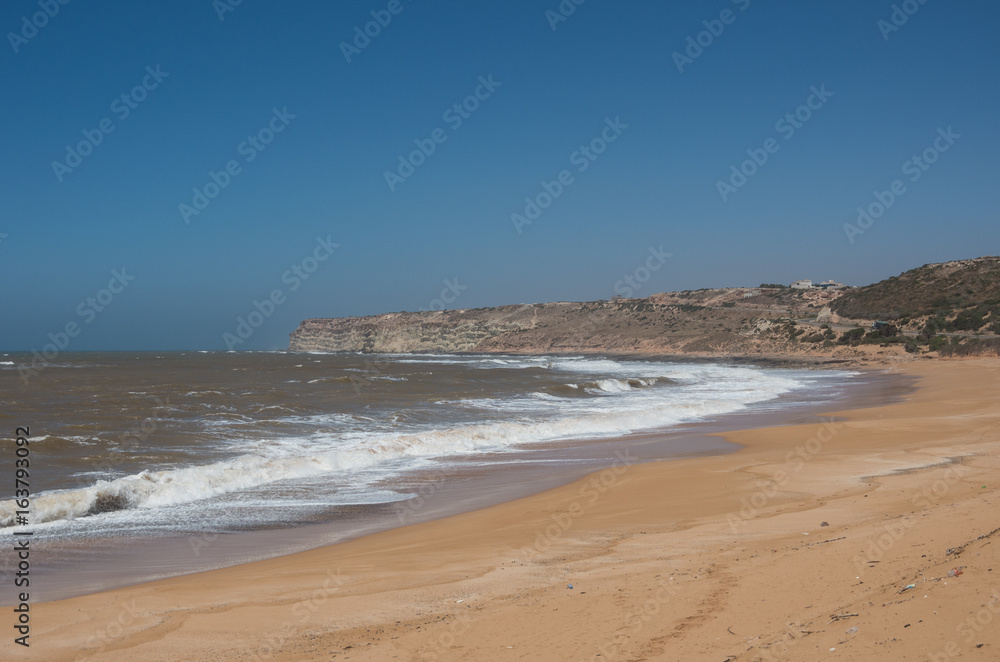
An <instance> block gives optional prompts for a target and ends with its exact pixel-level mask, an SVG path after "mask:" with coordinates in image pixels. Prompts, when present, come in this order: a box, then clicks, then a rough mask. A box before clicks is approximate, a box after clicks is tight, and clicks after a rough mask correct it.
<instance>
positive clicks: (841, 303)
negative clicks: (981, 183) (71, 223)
mask: <svg viewBox="0 0 1000 662" xmlns="http://www.w3.org/2000/svg"><path fill="white" fill-rule="evenodd" d="M998 296H1000V259H998V258H995V257H987V258H977V259H974V260H963V261H958V262H947V263H942V264H936V265H925V266H924V267H920V268H919V269H914V270H912V271H909V272H906V273H904V274H901V275H900V276H897V277H893V278H889V279H887V280H884V281H881V282H880V283H876V284H874V285H869V286H866V287H863V288H857V289H847V290H821V289H806V290H796V289H791V288H787V287H779V286H775V287H765V286H762V287H757V288H722V289H705V290H695V291H687V292H667V293H662V294H654V295H653V296H650V297H648V298H645V299H617V300H611V301H607V300H605V301H591V302H584V303H569V302H559V303H543V304H521V305H514V306H498V307H496V308H478V309H474V310H447V311H434V312H420V313H390V314H385V315H374V316H371V317H346V318H337V319H310V320H305V321H304V322H302V323H301V324H300V325H299V328H298V329H296V330H295V332H294V333H292V334H291V340H290V342H289V346H288V348H289V350H290V351H294V352H312V351H322V352H362V353H434V352H445V353H453V352H482V353H489V352H495V353H519V354H531V353H556V352H593V353H621V354H626V353H641V354H692V353H694V354H710V355H723V354H729V355H736V354H739V355H782V356H788V355H807V356H822V357H827V358H834V359H858V358H873V357H892V356H903V355H907V354H908V355H920V354H927V353H930V354H933V355H935V356H936V355H939V354H944V355H955V354H959V355H961V354H984V353H988V354H993V353H1000V338H998V334H1000V304H998V301H1000V299H998V298H997V297H998ZM876 317H877V318H880V319H890V320H892V321H893V322H894V324H893V326H892V327H891V328H884V329H879V330H871V322H872V319H874V318H876Z"/></svg>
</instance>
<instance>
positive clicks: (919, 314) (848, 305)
mask: <svg viewBox="0 0 1000 662" xmlns="http://www.w3.org/2000/svg"><path fill="white" fill-rule="evenodd" d="M831 309H832V310H833V311H834V312H835V313H837V314H838V315H840V316H841V317H846V318H850V319H865V320H890V321H894V322H897V323H898V324H899V325H900V326H906V325H912V324H918V326H919V327H920V328H921V330H922V331H923V333H924V334H925V335H926V336H927V337H930V336H933V335H934V334H935V333H937V332H940V331H945V332H953V331H960V332H968V333H984V332H986V331H987V330H988V331H991V332H993V333H998V332H1000V257H981V258H976V259H973V260H960V261H957V262H944V263H941V264H927V265H924V266H922V267H919V268H917V269H912V270H910V271H907V272H904V273H902V274H900V275H899V276H893V277H892V278H888V279H886V280H883V281H881V282H878V283H875V284H873V285H867V286H865V287H859V288H857V289H854V290H851V291H849V292H846V293H845V294H844V295H843V296H842V297H840V298H839V299H837V300H836V301H834V302H833V303H832V304H831Z"/></svg>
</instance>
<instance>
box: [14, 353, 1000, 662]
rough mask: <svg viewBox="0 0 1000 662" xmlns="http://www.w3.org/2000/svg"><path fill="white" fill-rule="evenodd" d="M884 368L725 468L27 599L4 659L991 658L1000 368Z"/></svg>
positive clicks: (618, 478)
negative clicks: (23, 633)
mask: <svg viewBox="0 0 1000 662" xmlns="http://www.w3.org/2000/svg"><path fill="white" fill-rule="evenodd" d="M890 369H891V370H893V371H896V372H901V373H904V374H907V375H911V376H914V377H915V378H917V385H918V389H917V391H916V392H915V393H913V394H911V395H909V396H906V397H905V398H904V401H903V402H901V403H897V404H891V405H887V406H879V407H872V408H864V409H857V410H852V411H842V412H830V413H829V414H828V415H827V416H825V417H824V420H823V421H822V422H820V423H810V424H805V425H792V426H784V427H779V428H770V429H752V430H743V431H737V432H731V433H725V434H724V435H723V436H724V437H725V438H726V439H727V440H729V441H732V442H735V443H738V444H741V445H743V446H744V448H743V449H741V450H739V451H738V452H736V453H732V454H728V455H721V456H712V457H705V458H692V459H684V460H675V461H669V462H659V463H651V464H635V465H633V464H631V463H630V461H629V458H628V457H622V458H621V461H620V463H619V464H618V465H616V466H615V467H612V468H610V469H606V470H604V471H602V472H600V473H598V474H594V475H591V476H588V477H586V478H584V479H582V480H580V481H576V482H574V483H572V484H570V485H566V486H564V487H560V488H557V489H553V490H550V491H547V492H544V493H541V494H538V495H535V496H531V497H527V498H523V499H520V500H517V501H514V502H510V503H505V504H501V505H498V506H493V507H490V508H487V509H484V510H479V511H475V512H471V513H467V514H464V515H458V516H454V517H449V518H446V519H441V520H436V521H432V522H428V523H423V524H418V525H414V526H409V527H404V528H399V529H395V530H391V531H387V532H384V533H379V534H375V535H371V536H368V537H364V538H360V539H357V540H354V541H350V542H346V543H342V544H339V545H335V546H331V547H326V548H321V549H316V550H313V551H309V552H303V553H299V554H294V555H290V556H285V557H281V558H276V559H272V560H268V561H261V562H256V563H251V564H245V565H240V566H236V567H232V568H228V569H223V570H216V571H211V572H206V573H199V574H194V575H188V576H183V577H177V578H173V579H168V580H162V581H158V582H153V583H149V584H143V585H138V586H133V587H129V588H124V589H119V590H114V591H109V592H105V593H99V594H95V595H89V596H84V597H79V598H73V599H69V600H63V601H59V602H52V603H43V604H34V605H32V606H31V614H32V632H31V647H30V649H23V648H22V647H20V646H15V645H13V644H12V643H11V642H8V643H6V644H5V646H4V650H5V654H4V658H5V659H32V660H51V661H61V660H129V661H137V660H255V659H262V660H434V659H437V660H712V661H715V662H723V661H727V660H741V661H742V660H747V661H750V660H771V659H782V660H785V659H787V660H827V659H843V660H875V659H879V660H928V659H929V660H948V659H951V658H953V657H960V658H961V659H978V660H995V659H998V658H1000V574H998V573H1000V547H998V544H1000V532H998V527H1000V522H998V520H1000V517H998V516H997V508H996V506H995V505H994V499H997V498H1000V460H998V457H1000V455H998V451H1000V401H998V398H997V387H998V385H1000V360H996V359H977V360H967V361H944V360H936V361H917V362H912V363H905V364H900V365H898V366H895V367H892V368H890ZM207 542H208V544H210V541H207ZM949 571H956V572H957V573H958V574H957V575H955V576H949ZM953 574H954V573H953Z"/></svg>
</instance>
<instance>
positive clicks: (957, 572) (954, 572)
mask: <svg viewBox="0 0 1000 662" xmlns="http://www.w3.org/2000/svg"><path fill="white" fill-rule="evenodd" d="M963 570H965V566H964V565H960V566H958V567H957V568H952V569H951V570H949V571H948V576H949V577H958V576H959V575H960V574H962V571H963Z"/></svg>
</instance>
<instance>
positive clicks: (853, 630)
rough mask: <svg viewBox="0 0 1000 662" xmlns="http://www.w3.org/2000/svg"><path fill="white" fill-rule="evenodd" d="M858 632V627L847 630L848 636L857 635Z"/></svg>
mask: <svg viewBox="0 0 1000 662" xmlns="http://www.w3.org/2000/svg"><path fill="white" fill-rule="evenodd" d="M857 631H858V628H857V626H855V627H850V628H847V634H855V633H856V632H857Z"/></svg>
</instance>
